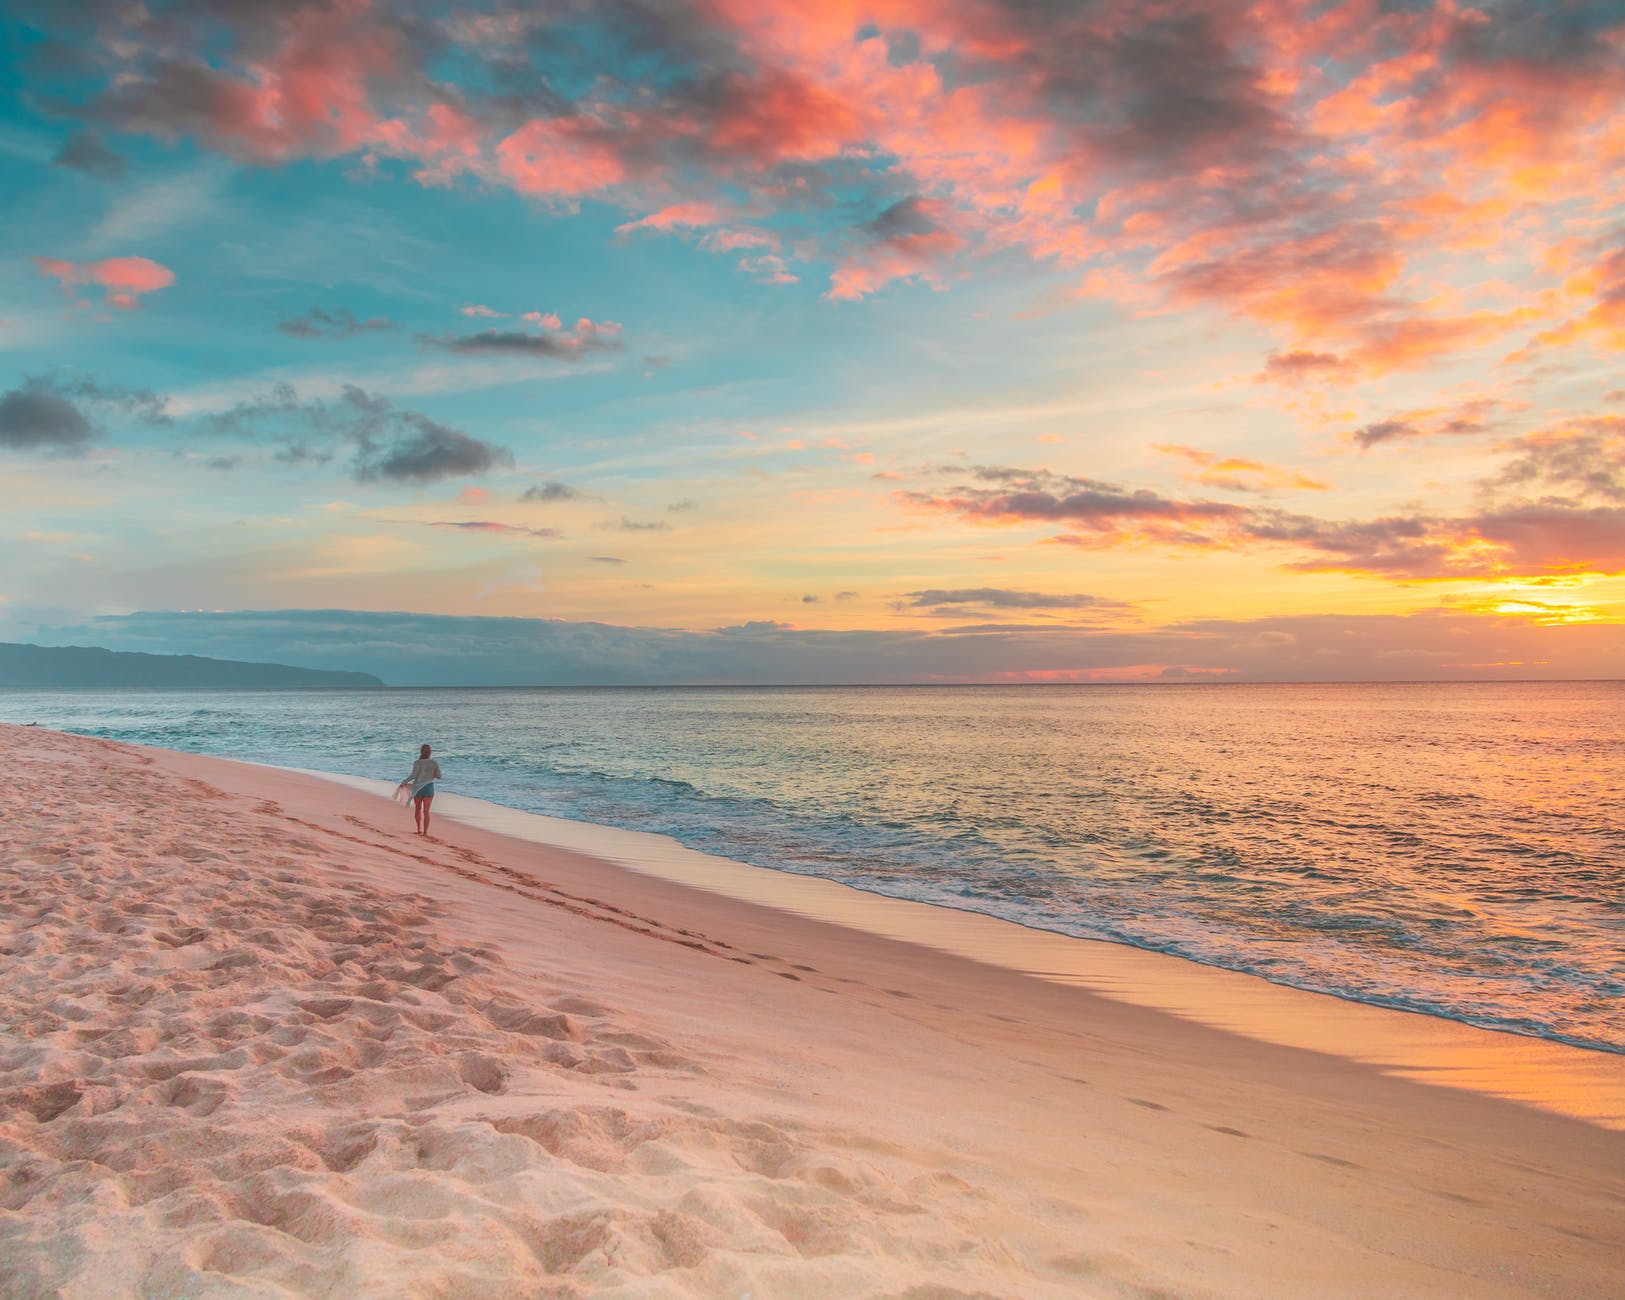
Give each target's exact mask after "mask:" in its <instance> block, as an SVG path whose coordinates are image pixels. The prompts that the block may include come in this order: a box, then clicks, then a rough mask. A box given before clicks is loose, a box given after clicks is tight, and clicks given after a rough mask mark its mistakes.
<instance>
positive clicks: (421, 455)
mask: <svg viewBox="0 0 1625 1300" xmlns="http://www.w3.org/2000/svg"><path fill="white" fill-rule="evenodd" d="M201 423H202V427H203V428H205V429H206V430H207V431H209V432H212V433H215V434H217V435H222V436H228V437H243V438H254V439H260V438H263V439H266V440H268V441H270V442H271V443H273V444H274V445H276V446H277V447H278V448H279V450H278V451H277V452H276V458H277V459H278V460H280V461H282V462H284V463H286V464H293V465H297V464H305V463H317V464H319V463H322V462H324V461H327V460H330V459H332V458H333V457H334V455H335V451H334V447H335V444H337V445H349V446H351V447H353V448H354V452H353V456H352V459H351V462H350V470H351V474H352V475H353V477H354V478H355V479H356V481H357V482H360V483H376V482H386V483H431V482H434V481H436V480H438V479H443V478H449V477H452V476H454V475H465V474H483V473H486V472H487V471H489V470H492V469H495V468H497V467H499V466H511V465H512V464H513V453H512V452H510V451H509V450H508V449H507V448H506V447H499V446H497V445H496V444H494V443H490V442H485V441H483V440H482V439H479V438H475V437H471V436H470V435H469V434H466V433H464V432H463V431H462V430H461V429H456V428H453V427H452V426H451V425H448V424H443V423H441V422H439V421H437V420H433V419H430V418H429V417H428V416H426V415H421V414H419V413H418V412H416V411H407V410H402V409H399V408H397V407H396V406H394V405H393V404H392V403H391V402H390V401H389V400H388V399H387V398H383V397H379V396H376V395H375V394H372V393H368V392H367V391H366V390H365V389H362V388H357V387H356V386H355V385H353V384H352V385H347V386H346V387H345V389H344V391H343V393H342V394H341V395H340V397H339V398H338V399H336V400H335V401H333V402H325V401H322V400H320V399H315V398H313V399H308V400H307V399H303V398H301V397H300V396H299V393H298V391H297V390H296V389H295V388H293V387H292V385H289V384H278V385H276V386H275V387H273V388H272V389H271V390H270V391H268V392H266V393H264V394H262V395H261V396H259V397H257V398H254V399H252V400H251V401H247V402H241V403H239V404H238V405H237V406H235V407H233V408H232V409H231V410H229V411H223V412H219V413H217V414H214V415H211V416H207V417H205V418H204V420H203V421H202V422H201Z"/></svg>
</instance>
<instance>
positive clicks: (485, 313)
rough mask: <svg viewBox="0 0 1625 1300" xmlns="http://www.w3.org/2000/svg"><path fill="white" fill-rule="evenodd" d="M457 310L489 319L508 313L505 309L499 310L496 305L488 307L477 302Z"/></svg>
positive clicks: (467, 314) (464, 313)
mask: <svg viewBox="0 0 1625 1300" xmlns="http://www.w3.org/2000/svg"><path fill="white" fill-rule="evenodd" d="M457 310H458V311H460V312H462V314H463V315H465V316H479V317H484V318H486V319H488V320H495V319H496V318H498V317H501V316H506V315H507V314H508V313H507V312H505V311H497V310H496V309H495V308H494V307H487V306H485V305H484V304H483V303H477V302H474V303H469V304H468V305H467V306H466V307H459V308H458V309H457Z"/></svg>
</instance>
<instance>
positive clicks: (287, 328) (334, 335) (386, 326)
mask: <svg viewBox="0 0 1625 1300" xmlns="http://www.w3.org/2000/svg"><path fill="white" fill-rule="evenodd" d="M277 328H278V329H279V330H281V331H282V332H283V333H284V334H291V335H293V336H294V337H295V338H299V339H348V338H354V337H355V336H356V335H357V334H375V333H378V332H380V331H383V330H392V329H394V328H395V322H394V321H392V320H387V319H385V318H384V317H382V316H373V317H370V318H368V319H367V320H359V319H357V318H356V315H355V313H354V312H351V311H348V310H346V309H345V308H343V307H340V308H337V309H335V310H333V311H328V310H326V309H325V308H322V307H312V308H311V309H310V310H309V311H307V312H306V313H305V314H304V315H303V316H295V317H292V318H290V319H288V320H285V321H281V322H279V323H278V325H277Z"/></svg>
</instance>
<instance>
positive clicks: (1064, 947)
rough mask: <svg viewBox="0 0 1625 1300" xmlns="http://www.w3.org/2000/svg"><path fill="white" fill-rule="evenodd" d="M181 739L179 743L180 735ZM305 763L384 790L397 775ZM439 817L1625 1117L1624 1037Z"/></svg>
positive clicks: (1363, 1057)
mask: <svg viewBox="0 0 1625 1300" xmlns="http://www.w3.org/2000/svg"><path fill="white" fill-rule="evenodd" d="M172 752H178V751H172ZM255 766H265V767H267V768H269V769H270V770H275V771H288V772H296V773H298V774H300V775H304V776H310V777H314V778H316V779H318V780H324V781H330V782H333V783H334V784H337V785H340V786H343V787H345V788H348V789H353V790H356V791H359V792H362V793H365V794H372V795H377V796H382V797H387V796H388V795H389V793H390V791H391V789H392V787H391V785H390V783H389V782H387V781H381V780H376V779H374V778H370V777H361V776H354V775H350V774H347V773H335V772H321V771H317V770H315V769H305V768H283V767H277V766H275V765H272V764H264V765H255ZM435 808H436V812H435V816H436V818H440V817H445V818H447V819H450V820H453V821H456V822H459V823H461V824H462V825H464V826H468V827H471V828H478V829H482V830H487V831H494V832H496V833H498V834H500V835H504V836H507V837H509V838H512V839H516V840H522V841H525V842H526V843H531V844H537V845H541V846H544V847H548V848H555V849H565V850H569V851H571V852H575V853H581V854H585V855H586V856H588V857H591V858H595V859H599V860H601V861H603V862H606V863H609V864H612V865H614V866H616V867H618V868H621V869H624V870H629V871H634V872H638V873H640V874H643V875H648V876H653V877H656V878H659V879H662V880H666V881H670V882H673V883H677V884H682V885H685V886H688V887H691V888H695V889H699V890H703V891H706V892H709V893H713V894H719V895H722V896H725V897H727V898H730V899H733V900H735V901H741V902H749V903H753V904H758V905H760V906H764V907H767V908H770V909H772V910H775V911H779V912H785V913H788V914H793V915H797V916H803V917H808V918H811V919H817V920H820V921H825V922H829V923H832V924H835V925H838V926H842V927H845V928H849V929H855V930H859V931H862V932H864V933H867V934H872V935H877V936H880V937H883V938H888V939H893V940H896V941H898V942H900V943H904V944H909V945H913V946H917V947H924V948H931V949H934V950H936V951H939V952H944V953H949V954H952V955H955V956H959V957H963V958H966V959H968V960H970V961H973V962H976V963H977V964H979V965H983V966H993V967H998V968H1000V969H1003V970H1007V971H1013V972H1015V973H1018V974H1022V975H1026V976H1030V977H1032V978H1035V979H1039V980H1043V981H1046V982H1050V983H1058V984H1063V985H1074V986H1077V987H1080V988H1084V989H1088V990H1089V991H1090V992H1092V993H1095V994H1098V995H1100V996H1102V997H1107V998H1111V999H1113V1000H1116V1001H1121V1002H1126V1003H1128V1004H1130V1005H1133V1006H1139V1007H1146V1008H1149V1009H1155V1010H1158V1011H1164V1012H1168V1013H1171V1014H1173V1015H1175V1016H1179V1017H1181V1018H1182V1019H1187V1020H1192V1021H1194V1022H1196V1023H1199V1024H1203V1025H1206V1026H1208V1027H1209V1028H1214V1029H1220V1030H1224V1031H1226V1032H1229V1033H1236V1034H1241V1035H1243V1036H1245V1037H1248V1038H1252V1039H1256V1040H1258V1041H1261V1042H1267V1043H1272V1044H1274V1045H1276V1046H1281V1047H1293V1048H1302V1049H1305V1050H1308V1051H1314V1052H1321V1053H1327V1054H1330V1055H1334V1056H1338V1057H1340V1058H1342V1059H1345V1060H1349V1061H1356V1062H1359V1063H1362V1064H1365V1065H1372V1066H1376V1067H1377V1068H1379V1069H1381V1070H1383V1071H1384V1072H1385V1073H1389V1074H1393V1075H1395V1076H1397V1077H1401V1078H1411V1079H1415V1080H1418V1081H1420V1082H1424V1083H1429V1084H1433V1085H1436V1086H1440V1087H1450V1088H1459V1089H1464V1090H1467V1091H1473V1092H1480V1093H1484V1094H1486V1095H1488V1096H1493V1097H1500V1098H1503V1099H1506V1100H1510V1101H1518V1102H1523V1103H1526V1104H1529V1105H1534V1106H1537V1107H1540V1108H1541V1109H1545V1110H1550V1111H1552V1112H1554V1113H1556V1114H1560V1115H1567V1116H1569V1117H1571V1118H1575V1119H1583V1120H1586V1121H1588V1122H1591V1123H1595V1124H1598V1125H1599V1126H1601V1127H1604V1128H1609V1129H1618V1130H1622V1131H1625V1053H1621V1052H1617V1051H1612V1050H1610V1049H1607V1048H1603V1047H1593V1046H1588V1045H1584V1044H1579V1043H1568V1042H1564V1041H1562V1040H1557V1039H1551V1038H1545V1037H1542V1036H1539V1035H1535V1034H1520V1033H1517V1032H1516V1031H1513V1030H1507V1029H1498V1028H1494V1027H1490V1026H1483V1025H1475V1024H1472V1023H1470V1022H1468V1021H1464V1020H1457V1019H1454V1018H1452V1017H1449V1016H1441V1015H1437V1014H1433V1013H1430V1012H1426V1011H1420V1010H1415V1009H1412V1008H1409V1007H1389V1006H1384V1005H1382V1004H1380V1003H1372V1002H1364V1001H1361V1000H1360V999H1358V998H1353V997H1348V996H1344V995H1341V994H1336V993H1327V992H1323V991H1321V990H1316V989H1305V988H1300V987H1298V986H1297V985H1292V984H1286V983H1282V982H1279V981H1276V980H1271V979H1268V978H1267V977H1265V976H1262V975H1256V974H1254V973H1252V972H1250V971H1238V970H1235V969H1233V968H1231V967H1226V966H1218V965H1214V964H1210V963H1207V962H1201V961H1197V960H1195V959H1192V958H1188V957H1184V956H1181V955H1179V954H1176V953H1165V952H1159V951H1157V950H1155V949H1149V948H1140V947H1137V946H1135V945H1133V944H1129V943H1121V942H1116V941H1113V940H1109V939H1095V938H1089V937H1085V936H1080V935H1069V934H1063V933H1061V932H1059V931H1054V930H1046V929H1043V928H1041V927H1036V926H1029V925H1024V924H1022V923H1021V922H1019V921H1013V920H1009V919H1008V918H1004V917H999V916H994V915H992V914H990V913H986V912H981V911H978V910H976V909H974V908H956V907H952V906H949V905H945V904H941V903H928V902H923V901H919V900H915V899H908V898H902V897H899V896H897V895H893V894H883V893H880V892H878V891H875V890H868V889H864V888H862V887H861V886H857V885H849V884H847V883H845V882H843V881H839V880H833V879H830V878H829V877H825V876H816V875H810V874H806V875H804V874H801V873H797V872H790V871H781V870H775V869H774V868H771V867H760V866H755V865H753V864H750V863H746V862H740V861H737V860H735V859H731V858H725V857H721V856H719V855H716V854H711V853H706V852H703V851H701V850H698V849H691V848H689V847H688V846H686V845H684V844H682V843H681V842H680V841H678V840H676V839H674V838H673V837H671V836H669V835H666V834H663V833H660V832H652V831H633V830H627V829H625V828H622V827H616V826H605V825H602V824H600V823H596V822H585V821H578V820H576V819H573V818H563V817H553V816H550V815H547V814H543V813H532V812H527V811H525V810H523V809H519V808H513V807H510V806H509V805H506V804H500V803H496V802H494V801H492V800H487V799H477V798H474V797H472V796H469V795H458V794H451V793H446V794H442V795H439V796H438V797H437V798H436V800H435Z"/></svg>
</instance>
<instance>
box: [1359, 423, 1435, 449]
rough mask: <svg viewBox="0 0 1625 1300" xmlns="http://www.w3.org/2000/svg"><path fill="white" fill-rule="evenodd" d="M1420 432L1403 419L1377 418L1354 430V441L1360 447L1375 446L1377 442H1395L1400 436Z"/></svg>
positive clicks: (1414, 434) (1410, 436)
mask: <svg viewBox="0 0 1625 1300" xmlns="http://www.w3.org/2000/svg"><path fill="white" fill-rule="evenodd" d="M1420 432H1421V430H1420V429H1418V428H1417V427H1416V426H1415V425H1414V424H1410V423H1409V422H1407V421H1405V420H1378V421H1376V422H1375V423H1374V424H1367V425H1363V426H1361V427H1360V428H1358V429H1356V430H1355V431H1354V441H1355V442H1357V443H1359V444H1360V446H1362V447H1375V446H1376V445H1377V444H1378V443H1379V442H1396V441H1398V440H1399V439H1401V438H1414V437H1416V436H1417V435H1418V434H1419V433H1420Z"/></svg>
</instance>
